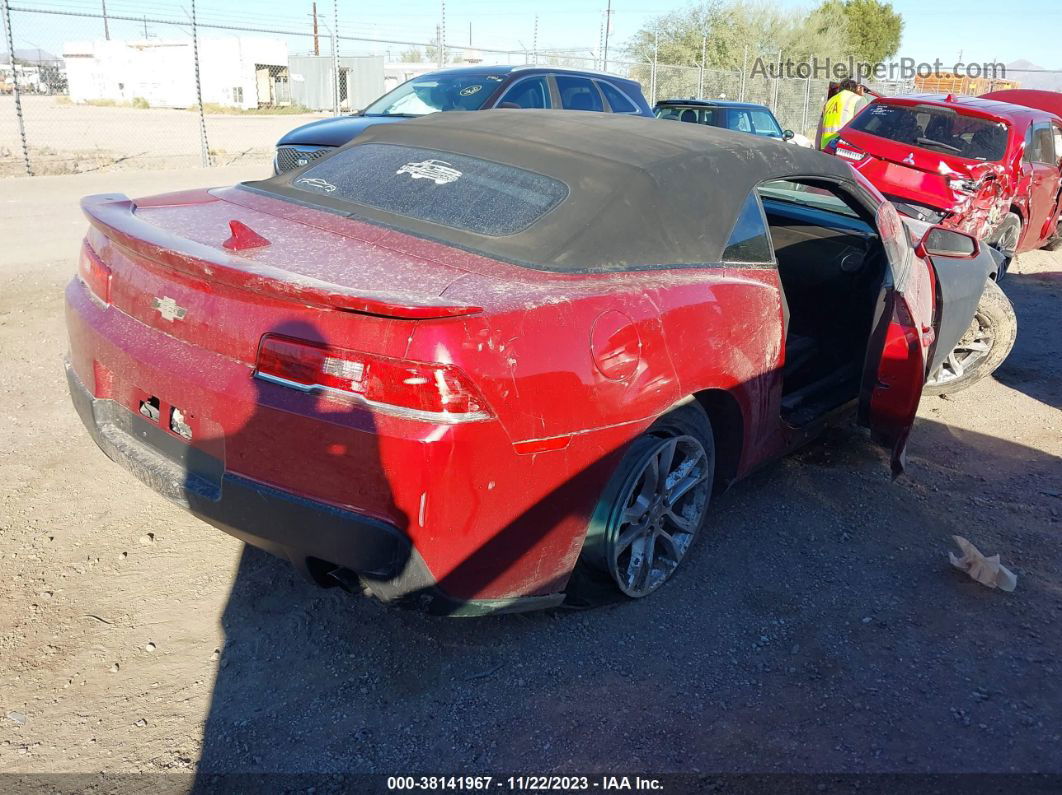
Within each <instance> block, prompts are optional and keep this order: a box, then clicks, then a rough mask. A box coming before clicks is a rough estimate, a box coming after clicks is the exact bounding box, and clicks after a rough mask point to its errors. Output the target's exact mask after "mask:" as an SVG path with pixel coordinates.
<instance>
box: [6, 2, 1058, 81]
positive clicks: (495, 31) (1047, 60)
mask: <svg viewBox="0 0 1062 795" xmlns="http://www.w3.org/2000/svg"><path fill="white" fill-rule="evenodd" d="M100 2H101V0H20V2H18V7H33V8H42V9H51V10H55V11H74V10H78V9H81V10H89V11H94V12H97V13H98V11H99V8H100ZM336 2H337V3H338V12H339V30H340V32H341V35H350V36H368V37H373V38H388V39H397V40H403V41H407V40H408V41H427V40H430V39H432V38H433V37H434V35H435V26H436V24H437V23H438V22H439V19H440V15H441V7H442V5H443V0H336ZM779 2H781V3H783V4H784V5H786V6H789V7H792V8H793V10H794V11H799V10H800V9H802V8H808V7H809V6H811V5H813V4H814V2H815V0H779ZM892 2H893V6H894V8H896V10H897V11H899V12H900V13H901V14H902V15H903V17H904V20H905V26H904V35H903V40H902V44H901V47H900V52H899V53H898V54H897V56H898V57H910V58H914V59H915V60H916V61H932V60H933V59H934V58H938V57H939V58H940V59H941V60H942V61H944V62H946V63H948V64H950V63H953V62H954V61H955V60H957V59H958V58H959V56H960V53H961V54H962V59H963V60H964V61H966V62H969V61H979V62H983V61H1001V62H1004V63H1009V62H1012V61H1015V60H1018V59H1026V60H1029V61H1032V62H1034V63H1036V64H1038V65H1039V66H1042V67H1044V68H1049V69H1062V50H1060V49H1059V47H1058V44H1057V39H1058V33H1059V31H1060V30H1062V2H1059V0H1009V2H1005V1H1003V0H963V1H962V2H958V1H957V0H932V1H929V0H892ZM106 3H107V10H108V13H110V14H112V15H128V16H136V17H139V16H141V15H142V14H147V15H149V16H150V15H152V14H154V15H157V16H161V17H169V18H178V19H185V18H187V11H188V9H189V8H190V5H189V3H190V0H150V1H149V2H142V1H140V0H106ZM605 3H606V0H527V1H526V2H524V1H521V2H514V1H513V0H445V8H446V41H447V43H448V44H453V45H466V44H467V43H468V42H469V35H470V30H469V28H470V25H471V42H472V45H473V46H478V47H484V48H486V47H490V48H497V49H506V48H513V49H525V48H526V49H530V48H531V47H532V44H533V41H534V38H535V33H534V30H535V17H536V15H537V17H538V38H537V41H538V47H539V49H540V50H541V49H546V48H572V49H581V50H582V52H581V53H579V54H584V55H589V54H590V50H591V49H593V48H596V47H597V44H598V39H599V32H600V25H601V19H602V12H603V9H604V7H605ZM687 5H688V3H685V2H670V1H669V0H663V1H662V2H661V1H658V2H650V1H649V0H613V3H612V7H613V12H614V13H613V32H612V35H611V37H610V42H611V43H610V51H612V52H615V48H616V47H617V46H622V44H623V42H624V41H626V40H627V39H629V38H630V37H631V36H632V35H633V34H634V33H635V32H636V31H637V30H638V29H639V28H640V27H642V26H643V25H645V24H646V23H647V22H649V21H651V20H652V19H653V18H654V17H656V16H658V15H660V14H663V13H666V12H668V11H670V10H674V9H678V8H683V7H685V6H687ZM310 7H311V0H257V2H253V3H251V2H246V1H245V0H244V1H243V2H241V1H239V0H237V1H236V2H232V1H230V2H226V1H225V0H197V8H198V15H199V17H200V19H201V20H205V21H212V22H218V23H221V24H225V23H229V24H232V23H237V22H243V23H245V24H246V23H247V22H251V23H252V24H255V25H259V26H262V27H277V28H282V29H285V30H289V29H302V30H308V28H309V21H310V17H309V13H310ZM318 13H319V16H320V20H321V23H322V25H321V35H322V36H327V35H328V33H327V28H328V27H329V26H330V24H331V17H332V0H320V2H319V3H318ZM97 27H100V28H102V24H101V23H94V22H91V21H86V20H82V19H77V18H73V17H68V16H60V15H41V14H27V13H24V12H15V19H14V22H13V28H14V29H15V33H16V44H15V46H16V48H23V47H43V48H45V49H51V50H53V51H59V50H61V49H62V42H63V41H64V40H72V39H86V38H91V37H93V36H99V35H100V33H101V32H102V30H99V31H96V30H95V28H97ZM131 27H134V26H133V25H132V23H125V28H123V26H122V24H121V23H115V25H114V26H113V28H112V35H116V36H117V35H126V36H130V35H133V34H132V33H130V32H128V30H127V28H131ZM116 30H117V33H116ZM148 30H149V33H151V34H154V35H160V36H162V35H165V34H166V33H168V32H169V31H168V29H167V28H166V27H164V26H152V25H148ZM343 49H344V48H341V51H343ZM393 50H395V51H400V50H401V47H399V46H396V47H394V48H393ZM573 54H574V53H573Z"/></svg>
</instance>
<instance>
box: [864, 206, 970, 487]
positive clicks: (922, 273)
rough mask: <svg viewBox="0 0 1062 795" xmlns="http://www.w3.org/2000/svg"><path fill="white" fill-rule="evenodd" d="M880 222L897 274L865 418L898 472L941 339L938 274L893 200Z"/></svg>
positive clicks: (876, 331) (869, 365) (879, 330)
mask: <svg viewBox="0 0 1062 795" xmlns="http://www.w3.org/2000/svg"><path fill="white" fill-rule="evenodd" d="M877 226H878V233H879V235H880V236H881V241H882V244H883V245H884V247H885V252H886V255H887V256H888V259H889V268H890V274H891V279H890V278H889V277H886V281H885V284H884V286H883V288H882V293H881V303H880V306H879V312H878V314H877V316H876V318H875V321H874V328H873V330H872V331H871V334H870V341H869V343H868V345H867V355H866V362H865V365H864V369H863V383H862V388H861V389H860V396H859V419H860V422H861V423H862V424H863V425H866V426H867V427H869V428H870V434H871V438H872V439H873V440H874V441H876V442H877V443H879V444H881V445H883V446H884V447H886V448H887V449H889V450H890V451H891V453H892V459H891V464H892V474H893V477H896V476H898V475H899V474H900V473H901V472H903V468H904V463H905V460H906V459H905V453H906V449H907V437H908V435H909V434H910V432H911V426H912V425H913V424H914V418H915V413H916V412H917V411H918V401H919V400H920V399H921V397H922V387H923V386H925V382H926V373H927V371H928V367H929V361H930V353H931V351H932V349H933V343H934V340H935V339H936V330H935V328H934V323H933V321H934V317H933V313H934V277H933V273H932V271H931V270H930V265H929V263H928V262H926V261H925V260H923V259H921V258H919V257H918V256H916V255H915V251H914V249H913V247H912V246H911V244H910V240H909V238H908V236H907V231H906V229H905V228H904V225H903V221H902V220H901V219H900V216H899V213H897V212H896V208H895V207H893V206H892V204H891V203H890V202H884V203H883V204H882V205H881V206H880V207H879V208H878V216H877ZM964 328H965V327H964ZM949 350H950V349H949Z"/></svg>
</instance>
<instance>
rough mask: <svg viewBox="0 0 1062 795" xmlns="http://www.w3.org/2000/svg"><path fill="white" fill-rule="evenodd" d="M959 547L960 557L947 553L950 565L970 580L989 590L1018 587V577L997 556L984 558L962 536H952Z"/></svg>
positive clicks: (1006, 589) (1008, 589)
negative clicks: (963, 572) (962, 572)
mask: <svg viewBox="0 0 1062 795" xmlns="http://www.w3.org/2000/svg"><path fill="white" fill-rule="evenodd" d="M952 538H954V539H955V543H956V544H958V545H959V551H960V552H962V557H959V556H957V555H956V554H955V553H954V552H950V551H949V552H948V557H949V558H950V559H951V565H952V566H954V567H955V568H957V569H961V570H962V571H965V572H966V573H967V574H968V575H970V578H971V579H973V580H976V581H977V582H979V583H981V584H982V585H987V586H988V587H989V588H999V589H1000V590H1001V591H1013V590H1014V589H1015V587H1017V585H1018V575H1016V574H1015V573H1014V572H1012V571H1011V570H1010V569H1008V568H1007V567H1006V566H1004V565H1003V564H1002V563H1000V562H999V555H998V554H997V555H993V556H992V557H990V558H989V557H985V556H984V555H983V554H982V553H981V551H980V550H979V549H978V548H977V547H975V546H974V545H973V544H971V543H970V542H969V541H967V540H966V539H965V538H963V537H962V536H952Z"/></svg>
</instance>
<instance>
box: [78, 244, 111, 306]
mask: <svg viewBox="0 0 1062 795" xmlns="http://www.w3.org/2000/svg"><path fill="white" fill-rule="evenodd" d="M77 275H78V276H79V277H80V278H81V281H83V282H84V283H85V284H86V286H87V287H88V288H89V290H91V291H92V294H93V295H95V296H96V297H97V298H99V299H100V300H101V301H103V303H105V304H109V303H110V302H111V269H110V268H108V267H107V266H106V265H104V264H103V260H101V259H100V258H99V256H98V255H97V254H96V252H95V251H93V250H92V248H91V247H90V246H89V244H88V243H83V244H82V245H81V256H80V257H78V261H77Z"/></svg>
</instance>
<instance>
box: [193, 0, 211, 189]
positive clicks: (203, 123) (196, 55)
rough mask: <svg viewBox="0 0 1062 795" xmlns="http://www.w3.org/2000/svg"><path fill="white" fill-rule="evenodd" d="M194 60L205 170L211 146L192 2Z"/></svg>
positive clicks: (202, 156) (201, 152)
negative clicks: (208, 137)
mask: <svg viewBox="0 0 1062 795" xmlns="http://www.w3.org/2000/svg"><path fill="white" fill-rule="evenodd" d="M192 58H193V60H194V61H195V104H196V105H198V106H199V159H200V163H201V164H202V166H203V168H207V167H209V166H210V144H209V143H207V132H206V116H205V115H204V112H203V84H202V81H200V79H199V27H198V25H197V23H196V18H195V0H192Z"/></svg>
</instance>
